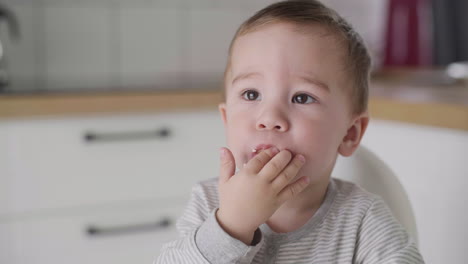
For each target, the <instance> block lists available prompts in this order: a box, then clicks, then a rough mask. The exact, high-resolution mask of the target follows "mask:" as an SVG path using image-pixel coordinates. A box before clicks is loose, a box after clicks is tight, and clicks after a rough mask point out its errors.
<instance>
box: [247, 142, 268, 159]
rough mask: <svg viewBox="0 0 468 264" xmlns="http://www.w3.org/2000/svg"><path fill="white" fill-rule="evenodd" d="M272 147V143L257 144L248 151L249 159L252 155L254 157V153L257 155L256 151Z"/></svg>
mask: <svg viewBox="0 0 468 264" xmlns="http://www.w3.org/2000/svg"><path fill="white" fill-rule="evenodd" d="M272 147H274V145H272V144H258V145H257V146H255V147H254V148H253V149H252V151H251V152H250V153H249V155H248V156H249V160H251V159H252V158H253V157H255V155H257V154H258V153H260V152H262V151H263V150H266V149H269V148H272Z"/></svg>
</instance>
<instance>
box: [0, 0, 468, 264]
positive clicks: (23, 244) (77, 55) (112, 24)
mask: <svg viewBox="0 0 468 264" xmlns="http://www.w3.org/2000/svg"><path fill="white" fill-rule="evenodd" d="M273 2H276V1H273V0H236V1H232V0H231V1H228V0H3V1H0V263H9V264H10V263H11V264H16V263H63V262H67V263H111V262H112V263H136V262H148V263H150V262H151V261H152V259H153V258H154V257H155V256H157V255H158V252H159V248H160V247H161V245H162V244H163V243H164V242H166V241H169V240H172V239H174V238H175V237H176V232H175V227H174V223H175V220H176V219H177V218H178V217H179V216H180V214H181V213H182V211H183V208H184V206H185V204H186V201H187V199H188V195H189V193H190V188H191V186H192V185H193V184H194V183H195V182H197V181H200V180H203V179H207V178H211V177H216V176H217V171H218V157H217V153H218V152H217V151H218V148H219V147H220V146H223V145H225V142H224V131H223V127H222V122H221V121H220V119H219V116H218V113H217V112H216V111H217V104H218V103H219V102H220V101H221V100H222V95H221V88H222V77H223V76H222V75H223V71H224V67H225V63H226V58H227V50H228V46H229V43H230V41H231V38H232V37H233V35H234V33H235V30H236V29H237V27H238V26H239V25H240V24H241V23H242V22H243V21H244V20H245V19H247V18H248V17H250V16H251V15H253V14H254V12H256V11H258V10H259V9H261V8H263V7H265V6H266V5H268V4H270V3H273ZM323 2H324V3H325V4H326V5H328V6H330V7H332V8H334V9H336V10H337V11H338V12H339V13H340V14H341V15H342V16H344V17H345V18H346V19H347V20H348V21H349V22H350V23H351V24H352V25H353V26H354V27H355V28H356V29H357V31H358V32H359V33H360V34H361V35H362V36H363V38H364V40H365V42H366V44H367V46H368V48H369V50H370V52H371V55H372V57H373V70H372V76H371V89H370V102H369V111H370V114H371V117H372V121H371V124H370V126H369V128H368V131H367V132H366V136H365V137H364V139H363V145H365V146H366V147H367V148H368V149H370V150H372V151H373V152H374V153H377V155H378V156H379V157H380V158H381V159H382V160H383V161H384V162H385V163H386V164H387V165H388V167H389V168H390V169H392V170H393V172H394V173H395V175H397V177H398V180H399V182H400V183H401V185H402V186H403V188H404V189H405V191H406V193H407V196H408V198H409V202H410V203H411V206H410V207H411V208H412V210H413V217H414V221H415V223H416V229H417V235H416V236H417V237H416V239H417V240H418V241H419V242H418V243H419V247H420V249H421V252H422V253H423V256H424V257H425V259H426V262H427V263H465V262H466V259H468V246H467V245H468V241H467V238H468V228H467V227H466V223H468V213H466V212H468V210H467V209H468V208H467V207H466V203H465V204H464V201H466V200H467V198H468V197H467V196H466V191H465V189H466V188H467V187H468V180H467V179H468V177H466V176H468V170H467V168H466V166H465V164H466V162H467V158H466V157H467V156H468V151H467V149H468V64H467V61H468V30H467V29H468V18H467V16H466V14H468V1H465V0H323Z"/></svg>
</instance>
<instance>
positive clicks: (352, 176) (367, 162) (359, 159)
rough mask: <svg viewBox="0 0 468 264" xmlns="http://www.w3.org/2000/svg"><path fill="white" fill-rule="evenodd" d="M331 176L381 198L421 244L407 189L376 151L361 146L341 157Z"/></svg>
mask: <svg viewBox="0 0 468 264" xmlns="http://www.w3.org/2000/svg"><path fill="white" fill-rule="evenodd" d="M332 176H333V177H335V178H338V179H343V180H347V181H351V182H354V183H356V184H358V185H359V186H361V187H362V188H364V189H365V190H367V191H369V192H371V193H374V194H377V195H379V196H380V197H382V198H383V199H384V201H385V203H386V204H387V205H388V206H389V207H390V210H391V211H392V213H393V215H394V216H395V217H396V219H397V220H398V221H399V222H400V223H401V224H402V225H403V226H404V227H405V228H406V230H407V231H408V233H409V234H410V236H412V238H413V239H414V241H415V242H416V244H418V234H417V228H416V221H415V217H414V212H413V209H412V207H411V203H410V201H409V199H408V195H407V193H406V190H405V188H404V187H403V186H402V185H401V183H400V181H399V180H398V178H397V176H396V175H395V174H394V173H393V172H392V170H391V169H390V168H389V167H388V166H387V165H386V164H385V162H383V161H382V160H381V159H379V157H377V155H376V154H374V153H373V152H372V151H370V150H369V149H368V148H366V147H365V146H362V145H361V146H360V147H359V148H358V149H357V151H356V152H355V153H354V154H353V155H352V156H351V157H342V156H338V159H337V161H336V165H335V168H334V170H333V173H332Z"/></svg>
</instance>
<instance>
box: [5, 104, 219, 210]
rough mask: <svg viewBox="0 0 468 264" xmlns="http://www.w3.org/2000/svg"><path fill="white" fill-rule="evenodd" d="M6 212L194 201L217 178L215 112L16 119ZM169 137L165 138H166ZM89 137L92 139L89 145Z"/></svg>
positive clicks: (10, 129)
mask: <svg viewBox="0 0 468 264" xmlns="http://www.w3.org/2000/svg"><path fill="white" fill-rule="evenodd" d="M3 125H4V126H3V127H5V129H6V133H7V138H8V140H7V143H6V144H7V146H6V149H7V157H6V159H7V161H6V163H7V166H8V168H9V169H8V172H7V174H6V175H3V176H1V175H0V179H1V180H2V184H3V182H5V183H6V186H7V187H6V188H7V189H8V193H7V194H4V195H3V196H7V197H3V199H5V200H6V202H5V201H2V202H1V203H0V206H3V207H4V208H0V217H1V216H2V214H11V213H24V212H31V211H35V210H42V209H54V208H66V207H73V206H83V205H93V204H105V203H108V202H116V201H132V200H145V199H154V198H164V197H172V196H178V195H187V196H188V194H189V193H190V188H191V186H192V185H193V184H194V183H195V182H197V181H199V180H202V179H206V178H210V177H216V176H217V173H218V168H219V157H218V153H219V151H218V149H219V147H220V146H222V145H224V132H223V127H222V121H221V120H220V118H219V114H218V113H217V112H215V111H200V112H192V113H185V112H184V113H159V114H154V115H133V116H131V115H127V116H105V117H104V116H101V117H92V118H91V117H86V118H73V119H71V118H68V119H47V120H45V119H42V120H23V121H11V122H9V123H7V124H6V125H5V124H3ZM161 131H163V132H161ZM87 139H88V140H87Z"/></svg>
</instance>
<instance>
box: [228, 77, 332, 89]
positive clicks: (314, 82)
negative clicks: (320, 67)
mask: <svg viewBox="0 0 468 264" xmlns="http://www.w3.org/2000/svg"><path fill="white" fill-rule="evenodd" d="M256 76H260V77H261V76H263V75H262V74H261V73H259V72H247V73H242V74H239V75H238V76H236V77H235V78H234V79H233V80H232V84H234V83H235V82H237V81H240V80H243V79H248V78H251V77H256ZM299 79H301V80H303V81H305V82H306V83H309V84H312V85H314V86H317V87H319V88H321V89H323V90H324V91H325V92H328V93H330V88H329V87H328V85H326V84H325V83H324V82H322V81H320V80H318V79H317V78H314V77H312V76H309V75H301V76H299Z"/></svg>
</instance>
